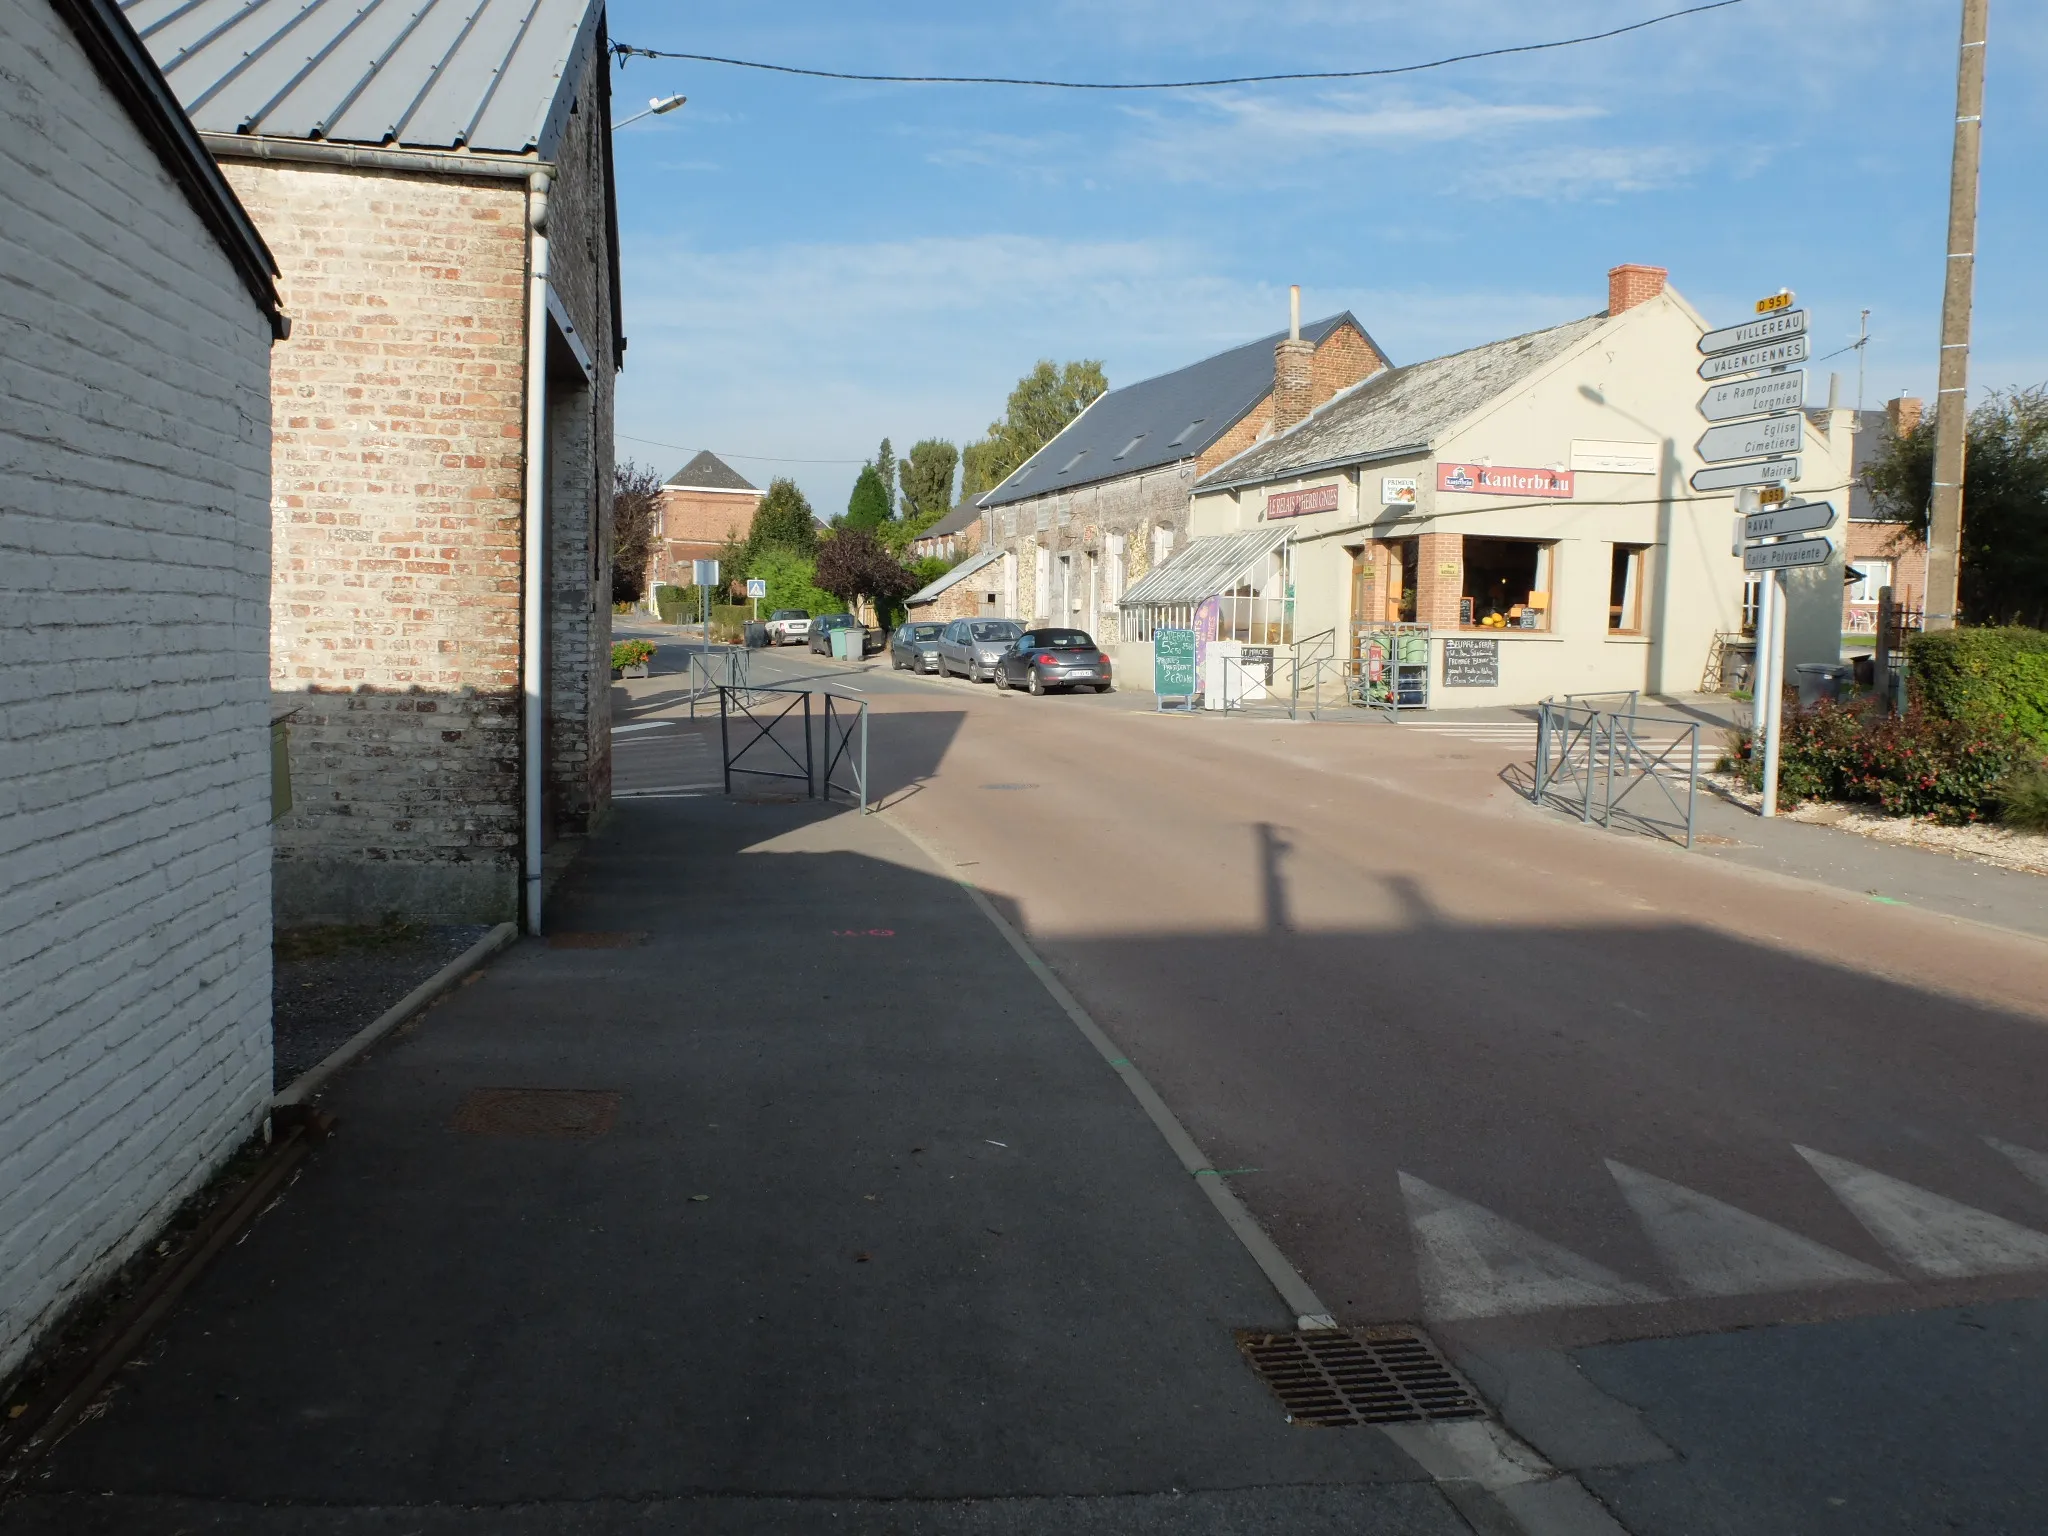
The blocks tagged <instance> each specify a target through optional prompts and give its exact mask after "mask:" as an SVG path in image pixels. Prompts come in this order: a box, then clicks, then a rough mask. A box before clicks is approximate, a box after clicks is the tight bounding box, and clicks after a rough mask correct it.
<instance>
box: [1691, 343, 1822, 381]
mask: <svg viewBox="0 0 2048 1536" xmlns="http://www.w3.org/2000/svg"><path fill="white" fill-rule="evenodd" d="M1812 355H1813V349H1812V348H1811V347H1810V346H1808V345H1807V343H1806V338H1805V337H1804V336H1793V337H1790V338H1788V339H1787V340H1785V341H1767V342H1765V343H1764V344H1763V345H1762V346H1760V347H1745V348H1744V349H1743V350H1742V351H1740V352H1719V353H1716V354H1715V355H1714V356H1712V357H1710V358H1708V359H1707V360H1706V361H1705V362H1704V363H1701V364H1700V368H1699V373H1700V377H1701V378H1703V379H1727V378H1733V377H1734V376H1735V375H1736V374H1738V373H1755V372H1757V371H1758V370H1760V369H1764V368H1782V367H1784V366H1785V365H1786V364H1788V363H1803V362H1805V361H1806V360H1807V358H1808V357H1810V356H1812Z"/></svg>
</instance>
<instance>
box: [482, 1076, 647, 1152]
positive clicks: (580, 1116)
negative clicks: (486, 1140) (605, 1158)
mask: <svg viewBox="0 0 2048 1536" xmlns="http://www.w3.org/2000/svg"><path fill="white" fill-rule="evenodd" d="M618 1117H619V1096H618V1095H617V1094H616V1093H613V1092H612V1091H611V1090H609V1089H599V1088H472V1089H470V1091H469V1092H468V1093H467V1094H465V1095H464V1096H463V1100H462V1102H461V1103H460V1104H459V1105H457V1106H456V1109H455V1129H456V1130H458V1131H461V1132H462V1133H463V1134H464V1135H467V1136H569V1137H578V1138H581V1139H583V1140H588V1139H590V1138H591V1137H594V1136H602V1135H603V1134H604V1133H605V1132H606V1131H608V1130H610V1129H611V1128H612V1122H613V1121H614V1120H616V1119H618Z"/></svg>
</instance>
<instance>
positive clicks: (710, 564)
mask: <svg viewBox="0 0 2048 1536" xmlns="http://www.w3.org/2000/svg"><path fill="white" fill-rule="evenodd" d="M690 585H691V586H693V587H715V586H717V585H718V562H717V561H716V560H692V561H691V562H690Z"/></svg>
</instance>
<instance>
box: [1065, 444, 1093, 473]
mask: <svg viewBox="0 0 2048 1536" xmlns="http://www.w3.org/2000/svg"><path fill="white" fill-rule="evenodd" d="M1087 457H1088V450H1087V449H1086V448H1083V449H1082V450H1081V451H1080V452H1079V453H1077V454H1075V455H1074V456H1073V457H1072V458H1071V459H1069V460H1067V462H1066V463H1064V464H1062V465H1061V466H1060V470H1059V472H1060V473H1061V474H1063V475H1064V474H1065V473H1066V472H1067V471H1068V470H1070V469H1072V468H1073V467H1074V466H1075V465H1076V464H1078V463H1080V462H1081V461H1082V460H1083V459H1085V458H1087Z"/></svg>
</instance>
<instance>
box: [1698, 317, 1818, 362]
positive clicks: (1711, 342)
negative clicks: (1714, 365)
mask: <svg viewBox="0 0 2048 1536" xmlns="http://www.w3.org/2000/svg"><path fill="white" fill-rule="evenodd" d="M1805 334H1806V311H1805V310H1803V309H1790V310H1786V311H1785V312H1784V313H1783V314H1777V315H1765V316H1764V317H1763V318H1762V319H1760V320H1745V321H1743V322H1742V324H1740V325H1724V326H1722V327H1721V329H1720V330H1718V331H1709V332H1707V334H1706V335H1704V336H1702V337H1701V338H1700V350H1701V351H1702V352H1727V351H1731V350H1733V349H1734V348H1736V347H1753V346H1756V345H1757V344H1758V343H1759V342H1765V341H1783V340H1784V339H1785V338H1786V337H1788V336H1804V335H1805Z"/></svg>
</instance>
